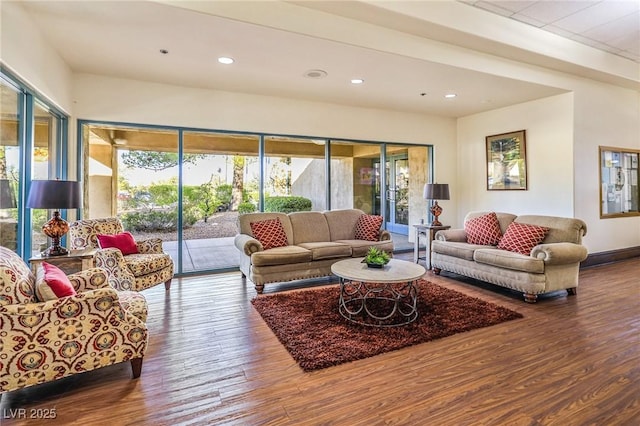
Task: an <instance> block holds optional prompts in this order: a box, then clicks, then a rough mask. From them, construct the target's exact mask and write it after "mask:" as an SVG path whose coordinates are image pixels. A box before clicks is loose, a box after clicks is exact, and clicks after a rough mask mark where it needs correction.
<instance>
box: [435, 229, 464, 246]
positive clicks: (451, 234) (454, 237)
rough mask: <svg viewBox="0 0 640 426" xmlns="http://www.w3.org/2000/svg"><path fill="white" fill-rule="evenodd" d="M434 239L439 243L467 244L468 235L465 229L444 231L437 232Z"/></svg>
mask: <svg viewBox="0 0 640 426" xmlns="http://www.w3.org/2000/svg"><path fill="white" fill-rule="evenodd" d="M434 239H436V240H438V241H457V242H459V243H466V242H467V233H466V232H464V229H444V230H442V231H438V232H436V235H435V236H434Z"/></svg>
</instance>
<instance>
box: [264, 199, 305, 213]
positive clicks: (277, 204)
mask: <svg viewBox="0 0 640 426" xmlns="http://www.w3.org/2000/svg"><path fill="white" fill-rule="evenodd" d="M264 211H265V212H282V213H291V212H301V211H311V200H310V199H308V198H304V197H295V196H287V197H266V198H265V199H264Z"/></svg>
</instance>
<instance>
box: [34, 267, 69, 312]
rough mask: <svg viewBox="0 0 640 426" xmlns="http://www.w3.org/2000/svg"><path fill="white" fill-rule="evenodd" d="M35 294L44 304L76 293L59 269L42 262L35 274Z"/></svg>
mask: <svg viewBox="0 0 640 426" xmlns="http://www.w3.org/2000/svg"><path fill="white" fill-rule="evenodd" d="M36 294H37V295H38V298H39V299H40V300H41V301H43V302H45V301H47V300H55V299H58V298H60V297H66V296H73V295H75V294H77V293H76V289H75V288H73V285H72V284H71V281H69V278H68V277H67V275H66V274H65V273H64V272H62V270H61V269H60V268H58V267H57V266H55V265H51V264H50V263H47V262H42V265H41V266H39V267H38V273H37V274H36Z"/></svg>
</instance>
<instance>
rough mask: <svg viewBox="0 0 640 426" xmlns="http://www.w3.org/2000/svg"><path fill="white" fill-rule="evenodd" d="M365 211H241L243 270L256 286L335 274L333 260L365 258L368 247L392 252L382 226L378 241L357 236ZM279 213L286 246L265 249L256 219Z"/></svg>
mask: <svg viewBox="0 0 640 426" xmlns="http://www.w3.org/2000/svg"><path fill="white" fill-rule="evenodd" d="M363 214H364V212H363V211H362V210H357V209H348V210H330V211H325V212H295V213H289V214H284V213H248V214H243V215H240V216H239V222H240V223H239V229H240V233H239V234H238V235H236V237H235V246H236V247H237V248H238V250H240V271H241V272H242V276H243V278H245V277H248V278H249V279H250V280H251V281H253V283H254V285H255V288H256V291H257V292H258V293H262V291H263V289H264V285H265V284H267V283H274V282H285V281H293V280H299V279H307V278H316V277H326V276H330V275H331V265H332V264H334V263H335V262H337V261H339V260H341V259H345V258H350V257H364V256H365V254H366V252H367V250H369V247H372V246H375V247H377V248H379V249H381V250H384V251H386V252H388V253H392V252H393V241H391V234H389V232H388V231H386V230H379V231H377V234H378V238H377V241H368V240H361V239H355V229H356V224H357V223H358V220H359V219H360V216H362V215H363ZM274 218H279V219H280V221H281V223H282V227H283V228H284V231H285V233H286V239H287V245H286V246H283V247H274V248H270V249H268V250H265V249H264V247H263V245H262V244H261V243H260V241H258V240H257V239H256V238H254V234H253V232H252V229H251V223H252V222H254V223H255V222H261V221H265V220H268V219H274Z"/></svg>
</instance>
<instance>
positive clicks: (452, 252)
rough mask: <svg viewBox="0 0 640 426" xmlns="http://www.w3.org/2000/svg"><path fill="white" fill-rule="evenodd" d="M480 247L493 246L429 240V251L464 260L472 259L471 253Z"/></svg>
mask: <svg viewBox="0 0 640 426" xmlns="http://www.w3.org/2000/svg"><path fill="white" fill-rule="evenodd" d="M482 248H495V247H493V246H483V245H479V244H469V243H463V242H457V241H439V240H433V241H432V242H431V251H432V252H435V253H440V254H446V255H447V256H453V257H457V258H459V259H464V260H473V253H474V252H475V251H476V250H478V249H482Z"/></svg>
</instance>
